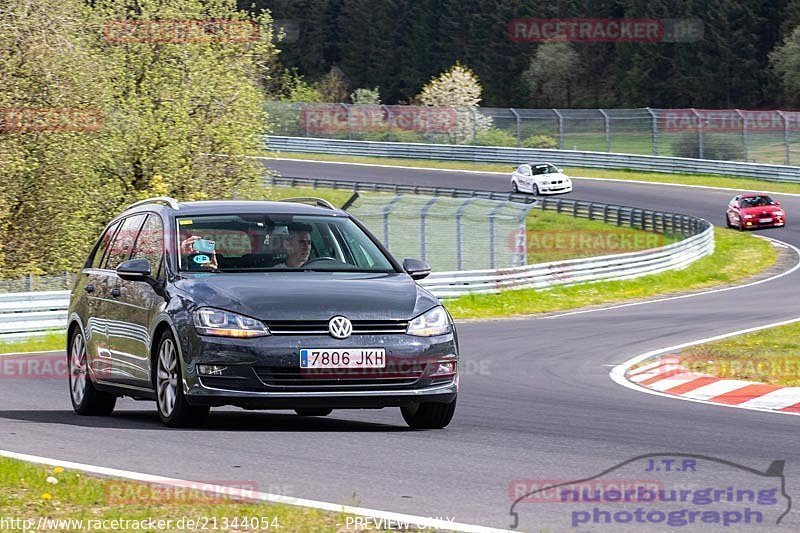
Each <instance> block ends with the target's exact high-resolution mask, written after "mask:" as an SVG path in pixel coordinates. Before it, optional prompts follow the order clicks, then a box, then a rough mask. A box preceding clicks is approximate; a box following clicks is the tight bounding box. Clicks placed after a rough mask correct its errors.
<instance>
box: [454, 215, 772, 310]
mask: <svg viewBox="0 0 800 533" xmlns="http://www.w3.org/2000/svg"><path fill="white" fill-rule="evenodd" d="M715 238H716V249H715V252H714V254H712V255H710V256H708V257H704V258H703V259H700V260H699V261H696V262H694V263H692V264H691V265H689V266H688V267H686V268H685V269H683V270H675V271H670V272H662V273H660V274H654V275H651V276H644V277H641V278H637V279H632V280H626V281H603V282H598V283H587V284H581V285H573V286H570V287H553V288H551V289H520V290H510V291H505V292H501V293H498V294H482V295H478V294H473V295H467V296H462V297H460V298H455V299H452V300H448V301H446V302H445V304H446V306H447V308H448V309H449V310H450V312H451V313H452V315H453V316H454V317H455V318H499V317H508V316H514V315H530V314H535V313H548V312H553V311H563V310H567V309H575V308H579V307H585V306H589V305H597V304H607V303H612V302H619V301H623V300H630V299H638V298H648V297H652V296H657V295H667V294H670V293H677V292H682V291H686V290H697V289H705V288H710V287H715V286H720V285H725V284H729V283H735V282H738V281H741V280H743V279H746V278H748V277H750V276H753V275H755V274H758V273H759V272H761V271H762V270H764V269H765V268H768V267H770V266H773V265H774V264H775V262H776V261H777V258H778V252H777V250H776V249H775V247H773V246H772V244H770V243H769V242H768V241H765V240H763V239H758V238H756V237H755V236H753V235H748V234H740V233H739V232H735V231H733V230H729V229H722V228H716V229H715Z"/></svg>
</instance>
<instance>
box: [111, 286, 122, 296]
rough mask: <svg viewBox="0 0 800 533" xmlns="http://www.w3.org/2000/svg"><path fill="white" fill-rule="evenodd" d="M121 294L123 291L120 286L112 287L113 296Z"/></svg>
mask: <svg viewBox="0 0 800 533" xmlns="http://www.w3.org/2000/svg"><path fill="white" fill-rule="evenodd" d="M121 294H122V292H120V290H119V287H114V288H113V289H111V296H113V297H114V298H119V296H120V295H121Z"/></svg>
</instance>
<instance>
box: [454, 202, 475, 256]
mask: <svg viewBox="0 0 800 533" xmlns="http://www.w3.org/2000/svg"><path fill="white" fill-rule="evenodd" d="M475 200H476V198H468V199H466V200H464V202H463V203H462V204H461V205H460V206H458V209H456V270H462V267H463V258H464V250H463V246H464V243H463V236H464V232H463V231H462V229H461V217H462V216H463V215H464V209H465V208H466V207H467V206H468V205H469V204H471V203H472V202H474V201H475Z"/></svg>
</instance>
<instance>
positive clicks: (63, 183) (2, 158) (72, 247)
mask: <svg viewBox="0 0 800 533" xmlns="http://www.w3.org/2000/svg"><path fill="white" fill-rule="evenodd" d="M128 6H129V3H128V2H126V1H124V0H98V1H96V2H93V3H91V4H89V3H85V2H83V1H81V0H58V1H56V0H36V1H34V0H23V1H19V2H16V3H14V4H12V7H10V8H9V9H5V10H3V11H0V108H2V109H3V110H4V113H3V115H2V116H3V117H4V119H3V120H4V125H3V129H0V246H2V248H0V268H2V269H3V272H4V274H5V275H8V276H13V275H17V274H19V273H23V272H30V273H54V272H61V271H63V270H66V269H74V268H77V267H79V265H80V262H81V261H82V260H83V259H84V258H85V256H86V253H87V251H88V248H89V247H90V246H91V244H92V243H93V241H94V239H95V238H96V237H97V234H98V233H99V229H100V227H102V225H104V224H105V223H106V222H107V221H108V220H109V219H110V218H111V217H113V216H114V215H115V214H116V213H117V212H118V211H119V209H120V208H121V207H122V206H123V205H126V204H127V203H129V202H131V201H133V200H137V199H140V198H143V197H147V196H154V195H163V194H169V195H172V196H175V197H177V198H178V199H182V200H191V199H200V198H207V197H214V198H231V197H236V196H239V197H248V196H253V195H259V194H261V192H260V191H261V181H260V176H261V174H262V172H263V169H262V167H261V165H260V164H259V163H258V162H257V161H255V160H253V159H251V158H248V157H246V156H248V155H253V154H256V153H260V152H262V151H263V138H264V134H265V133H266V132H267V127H266V116H265V114H264V93H263V89H262V87H263V85H264V82H265V81H266V80H268V79H269V78H270V76H271V75H272V72H271V65H273V64H274V58H275V54H276V53H277V51H276V50H275V48H274V45H273V43H272V39H271V32H270V30H269V22H270V19H269V16H268V14H262V15H248V14H247V13H244V12H240V11H238V10H236V8H235V4H234V2H233V1H231V0H203V1H200V0H175V1H172V2H169V3H160V2H142V3H139V4H138V7H137V11H136V12H131V11H129V9H128ZM176 20H185V21H188V20H204V21H210V22H209V25H208V26H206V25H204V26H202V29H201V30H199V31H202V32H203V33H202V34H200V35H199V37H200V38H199V39H196V40H193V41H192V40H186V39H184V40H180V35H181V34H179V33H175V32H172V33H169V34H167V35H171V36H173V37H174V39H173V40H172V41H170V40H169V39H167V40H166V41H165V40H163V39H160V38H159V36H160V35H163V34H148V33H147V31H144V30H143V28H147V27H148V26H146V25H142V24H141V23H143V22H149V21H161V23H166V24H170V22H169V21H176ZM165 21H166V22H165ZM214 21H238V22H241V23H242V24H241V25H240V26H241V27H243V28H250V29H252V30H253V31H250V32H249V33H248V36H247V37H246V38H244V39H230V38H226V35H227V36H228V37H235V36H234V35H228V34H226V33H225V32H226V31H228V29H225V28H233V27H235V24H228V26H227V27H223V26H221V25H220V24H219V23H216V22H214ZM120 24H123V25H128V27H130V26H133V27H134V28H136V27H137V26H136V25H137V24H138V25H139V26H138V28H139V29H138V30H136V32H134V34H133V35H134V37H136V38H135V39H128V41H131V42H127V41H125V40H122V39H119V38H113V35H114V33H113V31H111V32H109V30H114V28H117V29H118V28H119V27H120V26H119V25H120ZM140 30H141V31H140ZM109 35H111V36H112V37H109ZM176 36H177V37H176ZM184 36H185V34H184ZM196 36H197V35H195V37H196ZM31 109H33V110H50V111H49V113H50V114H51V115H52V114H55V115H56V116H58V115H59V114H61V115H64V114H65V111H64V110H78V111H79V112H81V113H84V114H89V113H96V114H97V116H98V117H101V121H100V122H99V123H98V124H96V126H97V127H93V128H83V129H78V130H76V129H74V128H73V129H68V130H67V131H59V128H49V129H48V128H45V129H37V128H23V127H20V126H19V124H21V122H20V121H19V120H18V118H19V117H20V116H22V115H23V114H24V112H25V110H31ZM19 110H22V111H19ZM54 110H62V111H54ZM70 112H71V111H70ZM9 117H11V118H9ZM15 120H16V121H17V123H15V122H14V121H15ZM218 154H224V155H218Z"/></svg>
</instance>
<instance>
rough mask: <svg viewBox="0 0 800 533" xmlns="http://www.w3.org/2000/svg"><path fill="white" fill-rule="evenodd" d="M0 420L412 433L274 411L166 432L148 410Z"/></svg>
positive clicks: (222, 414) (219, 415)
mask: <svg viewBox="0 0 800 533" xmlns="http://www.w3.org/2000/svg"><path fill="white" fill-rule="evenodd" d="M0 419H6V420H17V421H22V422H36V423H43V424H59V425H67V426H78V427H86V428H113V429H135V430H142V429H144V430H161V431H220V430H224V431H263V432H289V431H294V432H314V431H326V432H331V431H335V432H361V433H364V432H367V433H369V432H382V433H394V432H404V431H414V430H412V429H411V428H408V427H406V426H405V425H397V426H394V425H389V424H381V423H375V422H360V421H358V420H344V419H338V418H336V413H335V412H334V414H332V415H329V416H327V417H324V418H323V417H313V416H310V417H309V416H298V415H295V414H289V413H274V412H236V411H218V412H214V411H212V412H211V414H210V415H209V417H208V419H207V420H206V421H205V423H203V424H202V425H200V426H198V427H196V428H187V429H183V430H175V429H172V430H170V429H168V428H166V427H164V425H163V424H161V421H160V420H159V419H158V416H157V415H156V414H155V413H153V412H152V411H119V412H115V413H114V414H113V415H111V416H104V417H94V416H92V417H89V416H78V415H76V414H75V413H74V412H73V411H72V410H55V411H53V410H49V411H42V410H39V411H35V410H16V411H0Z"/></svg>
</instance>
